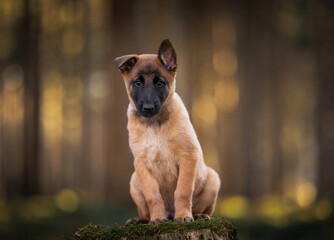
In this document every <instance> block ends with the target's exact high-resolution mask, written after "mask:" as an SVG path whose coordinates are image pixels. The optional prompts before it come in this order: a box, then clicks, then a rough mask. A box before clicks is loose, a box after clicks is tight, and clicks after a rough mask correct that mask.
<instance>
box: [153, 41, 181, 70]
mask: <svg viewBox="0 0 334 240" xmlns="http://www.w3.org/2000/svg"><path fill="white" fill-rule="evenodd" d="M158 58H159V60H160V62H161V63H162V64H163V65H164V66H165V67H166V68H167V69H168V70H169V71H173V72H175V71H176V67H177V63H176V52H175V50H174V48H173V45H172V44H171V43H170V41H169V40H168V39H165V40H163V41H162V43H161V45H160V48H159V52H158Z"/></svg>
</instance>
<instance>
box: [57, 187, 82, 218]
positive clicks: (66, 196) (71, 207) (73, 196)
mask: <svg viewBox="0 0 334 240" xmlns="http://www.w3.org/2000/svg"><path fill="white" fill-rule="evenodd" d="M56 205H57V207H58V208H59V209H60V210H61V211H63V212H68V213H71V212H74V211H76V210H77V209H78V208H79V206H80V198H79V196H78V194H77V193H75V192H74V191H72V190H70V189H63V190H62V191H60V192H59V193H58V194H57V196H56Z"/></svg>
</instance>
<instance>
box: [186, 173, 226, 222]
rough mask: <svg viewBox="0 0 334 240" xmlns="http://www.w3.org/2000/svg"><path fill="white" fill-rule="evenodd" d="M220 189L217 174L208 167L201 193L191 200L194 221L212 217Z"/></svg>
mask: <svg viewBox="0 0 334 240" xmlns="http://www.w3.org/2000/svg"><path fill="white" fill-rule="evenodd" d="M219 188H220V179H219V176H218V174H217V173H216V172H215V171H214V170H213V169H212V168H209V167H208V175H207V180H206V183H205V185H204V187H203V191H202V192H200V193H199V194H198V195H197V196H194V198H193V207H192V212H193V216H194V218H195V219H197V218H204V219H206V220H207V219H210V216H211V215H212V213H213V211H214V209H215V205H216V201H217V196H218V190H219Z"/></svg>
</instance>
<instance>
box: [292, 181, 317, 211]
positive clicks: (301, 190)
mask: <svg viewBox="0 0 334 240" xmlns="http://www.w3.org/2000/svg"><path fill="white" fill-rule="evenodd" d="M316 196H317V188H316V187H315V185H314V183H312V182H303V183H302V184H300V185H299V186H298V188H297V192H296V200H297V203H298V205H299V206H300V207H307V206H309V205H310V204H312V203H313V202H314V200H315V198H316Z"/></svg>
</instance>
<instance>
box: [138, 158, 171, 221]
mask: <svg viewBox="0 0 334 240" xmlns="http://www.w3.org/2000/svg"><path fill="white" fill-rule="evenodd" d="M134 166H135V169H136V172H137V175H138V178H139V181H140V184H141V186H142V190H143V194H144V197H145V200H146V202H147V205H148V208H149V211H150V223H151V224H156V223H160V222H162V221H167V218H166V209H165V204H164V202H163V200H162V197H161V194H160V190H159V184H158V182H157V180H156V179H155V178H154V176H153V175H152V174H151V172H150V171H149V169H148V168H147V164H146V159H143V158H137V159H135V162H134Z"/></svg>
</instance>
